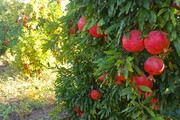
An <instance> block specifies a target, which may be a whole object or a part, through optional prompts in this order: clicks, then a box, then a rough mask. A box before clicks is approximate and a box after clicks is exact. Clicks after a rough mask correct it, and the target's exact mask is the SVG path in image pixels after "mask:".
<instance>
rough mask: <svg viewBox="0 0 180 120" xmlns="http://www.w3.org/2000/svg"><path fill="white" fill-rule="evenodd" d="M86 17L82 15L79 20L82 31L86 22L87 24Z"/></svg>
mask: <svg viewBox="0 0 180 120" xmlns="http://www.w3.org/2000/svg"><path fill="white" fill-rule="evenodd" d="M84 21H85V19H84V17H81V18H80V19H79V21H78V27H79V30H80V31H82V29H83V26H84V24H85V22H84Z"/></svg>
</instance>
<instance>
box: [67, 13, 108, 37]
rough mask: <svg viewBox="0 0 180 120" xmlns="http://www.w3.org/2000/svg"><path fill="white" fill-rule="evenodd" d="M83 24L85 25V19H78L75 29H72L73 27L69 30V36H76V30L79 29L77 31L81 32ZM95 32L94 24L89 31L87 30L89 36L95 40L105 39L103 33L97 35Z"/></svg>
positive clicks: (95, 26)
mask: <svg viewBox="0 0 180 120" xmlns="http://www.w3.org/2000/svg"><path fill="white" fill-rule="evenodd" d="M84 24H85V19H84V17H83V16H82V17H81V18H80V19H79V21H78V25H77V26H76V28H74V27H73V26H72V27H71V28H70V29H69V32H70V34H76V32H77V31H78V28H79V30H80V31H83V26H84ZM97 30H98V25H97V24H95V25H94V26H93V27H92V28H91V29H90V30H89V32H90V34H91V35H92V36H94V37H97V38H99V37H102V36H103V37H104V38H105V39H106V37H107V36H106V35H105V34H104V32H103V33H102V34H101V33H100V34H98V32H97Z"/></svg>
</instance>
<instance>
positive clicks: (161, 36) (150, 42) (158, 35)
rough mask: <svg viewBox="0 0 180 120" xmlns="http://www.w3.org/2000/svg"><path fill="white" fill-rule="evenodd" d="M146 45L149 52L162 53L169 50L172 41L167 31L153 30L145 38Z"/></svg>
mask: <svg viewBox="0 0 180 120" xmlns="http://www.w3.org/2000/svg"><path fill="white" fill-rule="evenodd" d="M144 45H145V48H146V49H147V50H148V52H149V53H151V54H160V53H162V52H164V53H165V52H167V50H168V47H169V45H170V41H169V40H168V37H167V34H166V33H165V32H160V31H152V32H150V33H149V37H147V38H145V40H144Z"/></svg>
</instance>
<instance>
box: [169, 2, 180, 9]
mask: <svg viewBox="0 0 180 120" xmlns="http://www.w3.org/2000/svg"><path fill="white" fill-rule="evenodd" d="M171 6H172V7H174V8H176V9H180V6H177V4H176V1H174V2H173V3H172V4H171Z"/></svg>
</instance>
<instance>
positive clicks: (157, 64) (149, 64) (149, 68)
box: [144, 56, 164, 80]
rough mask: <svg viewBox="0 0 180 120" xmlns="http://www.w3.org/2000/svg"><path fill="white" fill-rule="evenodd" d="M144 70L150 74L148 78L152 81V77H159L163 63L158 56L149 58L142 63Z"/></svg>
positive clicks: (162, 69)
mask: <svg viewBox="0 0 180 120" xmlns="http://www.w3.org/2000/svg"><path fill="white" fill-rule="evenodd" d="M144 69H145V71H146V72H148V73H149V74H150V75H149V77H148V78H149V79H150V80H154V78H153V75H160V74H161V73H162V72H163V71H164V62H163V60H162V59H161V58H159V57H158V56H152V57H149V58H148V59H147V60H146V62H145V63H144Z"/></svg>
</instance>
